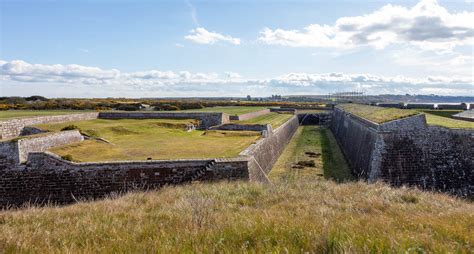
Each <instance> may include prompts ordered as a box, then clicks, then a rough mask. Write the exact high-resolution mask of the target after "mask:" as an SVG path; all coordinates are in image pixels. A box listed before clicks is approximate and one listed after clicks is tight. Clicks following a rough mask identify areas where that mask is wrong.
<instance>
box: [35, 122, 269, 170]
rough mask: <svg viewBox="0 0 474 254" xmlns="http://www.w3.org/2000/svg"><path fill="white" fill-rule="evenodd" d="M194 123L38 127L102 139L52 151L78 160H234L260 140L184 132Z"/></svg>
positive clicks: (248, 134) (241, 134)
mask: <svg viewBox="0 0 474 254" xmlns="http://www.w3.org/2000/svg"><path fill="white" fill-rule="evenodd" d="M193 122H195V120H192V119H190V120H173V119H144V120H136V119H120V120H106V119H96V120H89V121H76V122H68V123H57V124H43V125H37V127H39V128H41V129H46V130H51V131H58V130H60V129H62V128H63V127H64V126H67V125H71V124H72V125H76V126H77V127H79V128H80V130H81V131H82V132H83V133H85V134H87V135H90V136H92V137H100V138H103V139H105V140H106V141H108V142H110V143H107V142H104V141H100V140H95V139H91V140H85V141H83V142H80V143H76V144H71V145H68V146H64V147H57V148H53V149H51V152H53V153H56V154H58V155H60V156H66V155H70V156H72V159H73V160H75V161H87V162H92V161H120V160H146V159H147V158H152V159H187V158H215V157H233V156H237V155H238V154H239V153H240V152H241V151H243V150H244V149H245V148H247V147H248V146H249V145H250V144H252V143H253V142H255V141H256V140H257V139H259V138H260V135H259V134H258V133H257V132H226V131H201V130H195V131H191V132H187V131H185V126H186V124H187V123H193Z"/></svg>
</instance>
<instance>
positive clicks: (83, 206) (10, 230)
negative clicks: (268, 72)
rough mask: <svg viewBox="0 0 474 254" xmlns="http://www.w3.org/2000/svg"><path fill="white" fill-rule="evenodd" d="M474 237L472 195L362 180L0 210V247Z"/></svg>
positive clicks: (339, 244) (238, 246) (219, 188)
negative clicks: (468, 197) (461, 196)
mask: <svg viewBox="0 0 474 254" xmlns="http://www.w3.org/2000/svg"><path fill="white" fill-rule="evenodd" d="M473 243H474V205H473V204H472V203H468V202H466V201H462V200H458V199H455V198H452V197H449V196H447V195H442V194H432V193H428V192H421V191H418V190H413V189H405V188H400V189H393V188H390V187H388V186H386V185H384V184H371V185H368V184H365V183H361V182H351V183H344V184H336V183H335V182H332V181H326V180H304V179H303V180H299V181H288V182H276V183H275V184H274V185H260V184H255V183H246V182H233V183H226V182H220V183H214V184H193V185H187V186H179V187H166V188H163V189H161V190H159V191H152V192H147V193H131V194H127V195H125V196H123V197H120V198H114V199H108V200H103V201H96V202H88V203H79V204H75V205H71V206H66V207H43V208H34V207H33V208H27V209H24V210H19V211H4V212H0V252H4V253H16V252H43V253H51V252H67V253H83V252H86V253H91V252H101V253H104V252H105V253H112V252H121V253H143V252H154V253H183V252H185V253H190V252H198V253H200V252H204V253H210V252H223V253H240V252H251V253H253V252H261V253H269V252H290V253H301V252H305V251H310V252H316V253H320V252H360V253H367V252H464V253H468V252H471V251H472V249H473V248H474V246H473ZM2 250H3V251H2Z"/></svg>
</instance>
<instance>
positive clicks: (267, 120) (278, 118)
mask: <svg viewBox="0 0 474 254" xmlns="http://www.w3.org/2000/svg"><path fill="white" fill-rule="evenodd" d="M292 116H293V115H292V114H279V113H274V112H272V113H268V114H265V115H261V116H257V117H255V118H252V119H249V120H242V121H232V122H233V123H237V124H271V125H272V128H273V129H276V128H278V127H280V126H281V125H282V124H284V123H285V122H286V121H288V119H290V118H291V117H292Z"/></svg>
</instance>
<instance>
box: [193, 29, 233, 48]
mask: <svg viewBox="0 0 474 254" xmlns="http://www.w3.org/2000/svg"><path fill="white" fill-rule="evenodd" d="M184 38H185V39H186V40H189V41H192V42H195V43H198V44H210V45H212V44H215V43H216V42H220V41H222V42H228V43H230V44H233V45H240V39H239V38H234V37H232V36H229V35H223V34H219V33H216V32H210V31H207V30H206V29H205V28H203V27H198V28H196V29H192V30H191V31H189V34H188V35H186V36H184Z"/></svg>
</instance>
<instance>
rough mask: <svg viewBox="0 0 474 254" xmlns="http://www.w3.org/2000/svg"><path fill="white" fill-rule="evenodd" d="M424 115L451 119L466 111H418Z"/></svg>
mask: <svg viewBox="0 0 474 254" xmlns="http://www.w3.org/2000/svg"><path fill="white" fill-rule="evenodd" d="M418 111H420V112H423V113H427V114H431V115H436V116H442V117H448V118H449V117H451V116H453V115H455V114H457V113H461V112H463V111H464V110H450V109H445V110H430V109H421V110H418Z"/></svg>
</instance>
